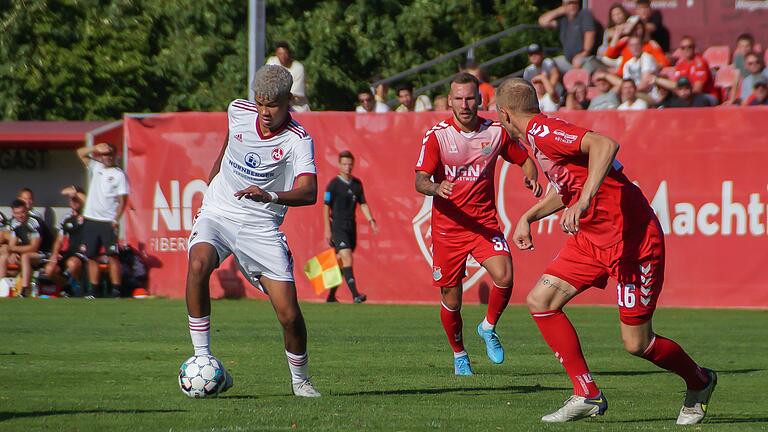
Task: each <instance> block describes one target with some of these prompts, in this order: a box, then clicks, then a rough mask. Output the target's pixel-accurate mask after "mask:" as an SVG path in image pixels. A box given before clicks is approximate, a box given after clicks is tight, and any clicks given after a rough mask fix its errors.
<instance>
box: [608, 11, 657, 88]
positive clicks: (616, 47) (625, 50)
mask: <svg viewBox="0 0 768 432" xmlns="http://www.w3.org/2000/svg"><path fill="white" fill-rule="evenodd" d="M633 18H634V17H630V19H629V20H627V22H626V24H625V25H624V28H625V31H624V32H623V33H619V32H616V33H614V36H613V39H612V40H611V45H610V46H609V47H608V48H607V49H606V50H605V57H608V58H619V59H620V60H619V68H618V69H617V71H618V75H619V77H620V78H623V76H622V74H623V71H624V64H625V63H626V62H627V61H629V59H631V58H632V57H633V54H632V51H630V49H629V46H628V45H629V40H630V38H631V37H632V36H635V37H638V38H640V40H641V41H642V50H643V52H646V53H648V54H650V55H651V56H652V57H653V59H654V60H655V61H656V65H657V66H658V67H659V68H663V67H666V66H669V59H668V58H667V55H666V54H665V53H664V50H662V49H661V46H659V44H658V43H656V42H655V41H653V40H650V39H648V38H647V34H646V32H645V27H644V26H643V25H642V23H640V21H639V20H638V19H633Z"/></svg>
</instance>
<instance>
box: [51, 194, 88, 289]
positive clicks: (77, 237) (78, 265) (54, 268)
mask: <svg viewBox="0 0 768 432" xmlns="http://www.w3.org/2000/svg"><path fill="white" fill-rule="evenodd" d="M61 194H62V195H64V196H66V197H67V198H68V199H69V208H70V210H71V212H70V214H69V216H67V217H66V218H65V219H64V220H63V221H62V222H61V224H60V225H59V234H58V236H57V237H56V241H55V242H54V243H53V250H52V251H51V258H50V260H48V263H47V264H46V265H45V271H44V272H45V275H46V276H48V278H49V279H51V280H53V281H54V282H56V284H57V285H59V286H64V292H66V293H67V294H69V295H72V296H79V295H80V278H81V275H82V271H83V267H84V264H85V263H87V262H88V258H86V257H85V255H83V254H82V252H80V246H81V245H82V243H83V242H82V231H83V222H85V219H84V218H83V207H84V206H85V201H86V196H85V193H84V191H83V189H82V188H80V187H77V186H74V185H72V186H67V187H65V188H64V189H63V190H62V191H61Z"/></svg>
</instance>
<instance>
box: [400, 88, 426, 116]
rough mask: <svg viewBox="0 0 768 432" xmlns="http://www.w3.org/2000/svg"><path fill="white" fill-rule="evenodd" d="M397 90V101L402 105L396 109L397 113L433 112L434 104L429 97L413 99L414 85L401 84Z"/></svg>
mask: <svg viewBox="0 0 768 432" xmlns="http://www.w3.org/2000/svg"><path fill="white" fill-rule="evenodd" d="M395 90H396V91H397V100H398V101H400V105H399V106H398V107H397V108H395V111H397V112H422V111H432V102H431V101H430V100H429V96H427V95H419V97H417V98H415V99H414V97H413V85H412V84H410V83H403V84H399V85H398V86H397V87H396V88H395Z"/></svg>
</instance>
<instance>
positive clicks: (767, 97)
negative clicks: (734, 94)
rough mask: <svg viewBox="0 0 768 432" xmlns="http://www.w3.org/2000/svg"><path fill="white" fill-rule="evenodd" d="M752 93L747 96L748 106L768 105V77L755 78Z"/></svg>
mask: <svg viewBox="0 0 768 432" xmlns="http://www.w3.org/2000/svg"><path fill="white" fill-rule="evenodd" d="M753 90H754V91H753V92H752V95H751V96H749V97H748V98H747V101H746V104H745V105H747V106H755V105H768V79H766V78H765V77H758V78H756V79H755V82H754V87H753Z"/></svg>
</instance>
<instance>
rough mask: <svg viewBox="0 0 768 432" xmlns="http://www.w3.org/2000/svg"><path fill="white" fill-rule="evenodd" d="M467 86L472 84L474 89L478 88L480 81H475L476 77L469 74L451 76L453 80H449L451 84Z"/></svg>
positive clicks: (462, 73)
mask: <svg viewBox="0 0 768 432" xmlns="http://www.w3.org/2000/svg"><path fill="white" fill-rule="evenodd" d="M454 83H456V84H469V83H474V84H475V87H478V88H479V87H480V81H479V80H478V79H477V77H476V76H474V75H472V74H471V73H469V72H459V73H457V74H456V75H454V76H453V79H452V80H451V84H454Z"/></svg>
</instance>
